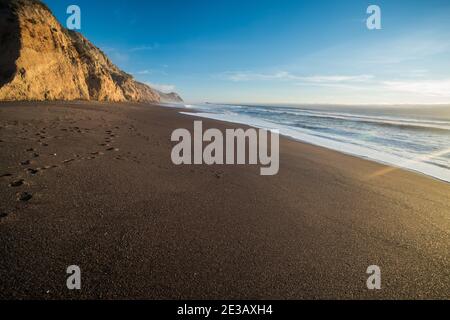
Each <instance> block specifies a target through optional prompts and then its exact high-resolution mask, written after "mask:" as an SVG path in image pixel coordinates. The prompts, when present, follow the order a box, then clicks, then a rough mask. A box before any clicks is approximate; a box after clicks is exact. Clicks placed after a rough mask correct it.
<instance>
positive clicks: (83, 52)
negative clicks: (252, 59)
mask: <svg viewBox="0 0 450 320" xmlns="http://www.w3.org/2000/svg"><path fill="white" fill-rule="evenodd" d="M0 47H1V50H0V100H38V101H40V100H96V101H114V102H127V101H129V102H161V101H175V102H180V101H182V100H181V98H180V97H179V96H178V95H177V94H175V93H173V94H162V93H160V92H158V91H157V90H154V89H152V88H151V87H149V86H147V85H145V84H143V83H139V82H137V81H135V80H134V79H133V77H132V76H131V75H129V74H127V73H125V72H123V71H121V70H120V69H119V68H117V67H116V66H115V65H114V64H113V63H112V62H111V61H110V60H109V59H108V57H107V56H106V55H105V54H104V53H103V52H102V51H101V50H100V49H98V48H97V47H95V46H94V45H93V44H92V43H90V42H89V41H88V40H87V39H86V38H84V37H83V36H82V35H81V34H79V33H77V32H73V31H69V30H67V29H65V28H64V27H62V26H61V24H60V23H59V22H58V21H57V20H56V18H55V17H54V16H53V14H52V13H51V11H50V10H49V9H48V8H47V7H46V6H45V5H44V4H43V3H41V2H40V1H39V0H0Z"/></svg>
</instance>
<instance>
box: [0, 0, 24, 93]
mask: <svg viewBox="0 0 450 320" xmlns="http://www.w3.org/2000/svg"><path fill="white" fill-rule="evenodd" d="M0 48H1V49H0V88H1V87H3V86H4V85H5V84H7V83H9V82H10V81H11V80H12V79H13V78H14V75H15V74H16V72H17V66H16V61H17V59H18V58H19V55H20V49H21V42H20V23H19V16H18V13H17V7H16V5H15V4H14V1H11V0H0Z"/></svg>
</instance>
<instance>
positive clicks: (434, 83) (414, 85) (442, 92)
mask: <svg viewBox="0 0 450 320" xmlns="http://www.w3.org/2000/svg"><path fill="white" fill-rule="evenodd" d="M382 84H383V86H384V87H385V88H386V89H387V90H390V91H396V92H408V93H415V94H418V95H425V96H430V97H450V79H442V80H423V81H404V80H403V81H384V82H383V83H382Z"/></svg>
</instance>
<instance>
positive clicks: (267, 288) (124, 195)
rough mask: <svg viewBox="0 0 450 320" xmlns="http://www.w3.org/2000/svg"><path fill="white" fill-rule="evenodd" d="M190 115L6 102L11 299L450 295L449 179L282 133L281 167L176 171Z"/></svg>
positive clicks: (4, 262)
mask: <svg viewBox="0 0 450 320" xmlns="http://www.w3.org/2000/svg"><path fill="white" fill-rule="evenodd" d="M193 120H194V118H193V117H191V116H186V115H181V114H179V113H178V112H177V110H176V109H169V108H162V107H158V106H143V105H137V104H135V105H133V104H101V103H81V102H79V103H68V102H67V103H56V102H55V103H39V104H38V103H31V102H30V103H1V104H0V150H1V152H0V176H1V177H0V216H1V218H0V244H1V245H0V257H1V258H0V279H1V280H0V299H37V298H39V299H40V298H44V299H61V298H62V299H72V298H81V299H85V298H94V299H97V298H99V299H166V298H167V299H319V298H325V299H328V298H338V299H384V298H387V299H393V298H400V299H410V298H425V299H429V298H438V299H450V234H449V233H450V185H449V184H446V183H443V182H440V181H437V180H433V179H431V178H428V177H425V176H422V175H419V174H416V173H413V172H407V171H403V170H398V169H397V170H391V169H390V168H388V167H386V166H383V165H380V164H377V163H374V162H370V161H366V160H362V159H358V158H355V157H351V156H347V155H344V154H340V153H337V152H333V151H329V150H326V149H322V148H318V147H315V146H311V145H307V144H302V143H299V142H295V141H292V140H289V139H284V138H282V139H281V144H280V172H279V174H278V175H276V176H269V177H263V176H260V175H259V166H206V165H201V166H178V167H177V166H175V165H173V164H172V162H171V159H170V154H171V149H172V147H173V145H174V144H173V143H172V142H171V141H170V136H171V133H172V131H173V130H174V129H177V128H188V129H190V130H192V126H193ZM203 122H204V127H205V128H208V127H214V128H220V129H225V128H227V127H242V126H233V125H232V124H225V123H221V122H217V121H212V120H206V119H203ZM70 265H78V266H80V268H81V270H82V290H80V291H69V290H68V289H67V287H66V277H67V274H66V268H67V267H68V266H70ZM370 265H378V266H380V267H381V270H382V290H376V291H369V290H368V289H367V288H366V279H367V277H368V275H366V269H367V267H368V266H370Z"/></svg>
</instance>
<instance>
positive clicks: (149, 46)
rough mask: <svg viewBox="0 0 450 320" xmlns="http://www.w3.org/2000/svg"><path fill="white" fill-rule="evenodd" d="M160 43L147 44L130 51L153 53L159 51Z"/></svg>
mask: <svg viewBox="0 0 450 320" xmlns="http://www.w3.org/2000/svg"><path fill="white" fill-rule="evenodd" d="M159 47H160V46H159V43H153V44H146V45H142V46H137V47H133V48H130V49H128V51H129V52H139V51H152V50H156V49H158V48H159Z"/></svg>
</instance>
